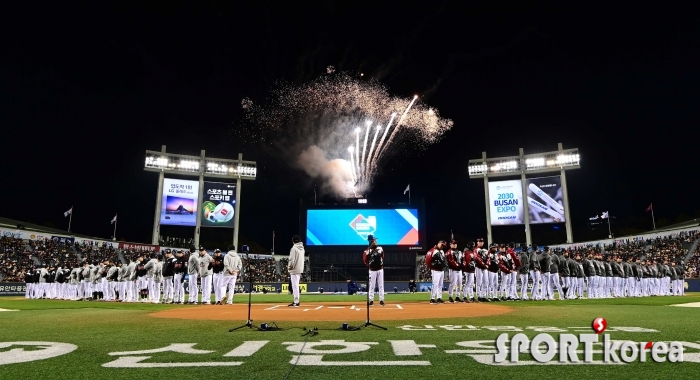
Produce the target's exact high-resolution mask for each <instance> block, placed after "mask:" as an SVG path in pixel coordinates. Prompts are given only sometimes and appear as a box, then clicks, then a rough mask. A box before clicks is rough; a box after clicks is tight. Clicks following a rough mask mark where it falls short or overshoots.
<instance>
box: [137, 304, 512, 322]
mask: <svg viewBox="0 0 700 380" xmlns="http://www.w3.org/2000/svg"><path fill="white" fill-rule="evenodd" d="M512 310H513V309H511V308H510V307H507V306H496V305H493V304H484V303H478V304H475V303H467V304H465V303H458V304H449V303H446V304H441V305H431V304H429V303H427V302H425V303H416V302H414V303H387V304H386V306H379V302H375V304H374V306H371V310H370V312H371V318H372V320H405V319H426V318H430V319H435V318H455V317H484V316H490V315H497V314H505V313H509V312H511V311H512ZM251 313H252V315H253V316H254V317H255V318H254V319H256V320H276V321H348V320H356V319H365V318H366V315H367V303H366V302H362V303H348V302H314V303H302V304H301V306H300V307H288V306H287V305H286V304H284V305H282V304H253V305H252V309H251ZM149 315H150V316H152V317H156V318H178V319H208V320H223V321H228V320H246V319H247V318H248V305H247V304H239V303H237V304H234V305H221V306H220V305H202V306H189V305H188V306H183V307H180V308H177V309H171V310H165V311H159V312H156V313H152V314H149Z"/></svg>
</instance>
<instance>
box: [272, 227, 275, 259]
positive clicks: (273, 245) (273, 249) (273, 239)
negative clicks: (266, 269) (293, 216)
mask: <svg viewBox="0 0 700 380" xmlns="http://www.w3.org/2000/svg"><path fill="white" fill-rule="evenodd" d="M272 254H273V255H274V254H275V231H272Z"/></svg>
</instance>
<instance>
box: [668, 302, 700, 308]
mask: <svg viewBox="0 0 700 380" xmlns="http://www.w3.org/2000/svg"><path fill="white" fill-rule="evenodd" d="M670 306H678V307H700V302H690V303H679V304H675V305H670Z"/></svg>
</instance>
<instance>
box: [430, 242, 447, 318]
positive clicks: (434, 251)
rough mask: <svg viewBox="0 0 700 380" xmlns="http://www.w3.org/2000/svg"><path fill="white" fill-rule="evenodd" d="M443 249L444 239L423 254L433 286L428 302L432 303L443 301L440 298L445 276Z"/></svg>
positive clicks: (445, 261)
mask: <svg viewBox="0 0 700 380" xmlns="http://www.w3.org/2000/svg"><path fill="white" fill-rule="evenodd" d="M444 249H445V241H444V240H440V241H438V243H437V244H435V246H434V247H433V248H431V249H430V250H429V251H428V252H427V253H426V254H425V265H426V266H427V267H428V268H430V273H431V274H432V279H433V287H432V292H431V294H430V303H431V304H433V305H434V304H438V303H445V301H443V300H442V284H443V280H444V277H445V267H446V266H447V258H446V257H445V251H444Z"/></svg>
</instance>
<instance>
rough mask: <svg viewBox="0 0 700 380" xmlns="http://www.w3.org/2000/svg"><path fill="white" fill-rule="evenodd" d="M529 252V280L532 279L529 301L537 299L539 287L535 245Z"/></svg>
mask: <svg viewBox="0 0 700 380" xmlns="http://www.w3.org/2000/svg"><path fill="white" fill-rule="evenodd" d="M528 251H529V256H530V257H529V259H528V260H529V261H530V278H531V279H532V291H531V293H530V299H531V300H533V301H534V300H538V299H539V287H540V259H539V257H537V245H536V244H533V245H532V246H531V247H530V249H529V250H528Z"/></svg>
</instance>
